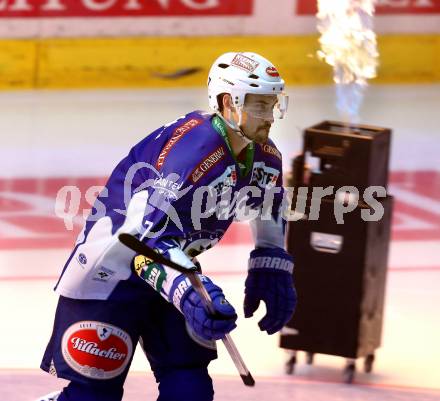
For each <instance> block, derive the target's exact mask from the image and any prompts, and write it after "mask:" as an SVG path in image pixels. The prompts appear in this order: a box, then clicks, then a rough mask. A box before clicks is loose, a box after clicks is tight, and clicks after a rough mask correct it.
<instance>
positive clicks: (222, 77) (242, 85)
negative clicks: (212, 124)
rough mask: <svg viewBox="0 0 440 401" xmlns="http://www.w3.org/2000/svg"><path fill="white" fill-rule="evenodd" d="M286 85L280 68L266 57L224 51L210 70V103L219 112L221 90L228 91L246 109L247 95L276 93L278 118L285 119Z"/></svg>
mask: <svg viewBox="0 0 440 401" xmlns="http://www.w3.org/2000/svg"><path fill="white" fill-rule="evenodd" d="M284 87H285V84H284V80H283V79H282V78H281V77H280V75H279V73H278V71H277V69H276V68H275V67H274V65H273V64H272V63H271V62H270V61H269V60H267V59H265V58H264V57H262V56H260V55H258V54H256V53H252V52H244V53H237V52H230V53H225V54H222V55H221V56H220V57H219V58H218V59H217V60H215V62H214V63H213V64H212V67H211V69H210V71H209V75H208V97H209V106H210V107H211V108H212V109H213V110H215V111H216V112H218V110H219V105H218V101H217V96H218V95H220V94H221V93H229V94H230V95H231V97H232V101H233V103H234V106H235V107H237V108H238V109H239V110H241V109H242V108H243V106H244V102H245V97H246V95H247V94H257V95H277V96H278V102H277V104H276V106H275V111H276V112H277V113H275V117H277V118H283V117H284V116H285V114H286V112H287V105H288V96H287V95H285V93H284Z"/></svg>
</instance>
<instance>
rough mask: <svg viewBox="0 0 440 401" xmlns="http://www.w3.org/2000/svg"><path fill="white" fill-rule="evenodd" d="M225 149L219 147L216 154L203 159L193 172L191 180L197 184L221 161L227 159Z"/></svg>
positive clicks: (213, 153)
mask: <svg viewBox="0 0 440 401" xmlns="http://www.w3.org/2000/svg"><path fill="white" fill-rule="evenodd" d="M225 155H226V153H225V148H224V147H223V146H219V147H218V148H217V149H216V150H214V152H212V153H211V154H210V155H209V156H208V157H206V158H205V159H203V161H202V162H201V163H199V165H198V166H197V167H196V168H195V169H194V170H193V171H192V173H191V175H190V178H191V181H192V182H193V183H194V184H195V183H196V182H197V181H199V180H200V178H202V177H203V176H204V175H205V174H206V173H207V172H208V171H209V170H211V168H212V167H214V166H215V165H216V164H217V163H218V162H219V161H220V160H221V159H223V158H224V157H225Z"/></svg>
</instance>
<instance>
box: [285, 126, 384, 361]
mask: <svg viewBox="0 0 440 401" xmlns="http://www.w3.org/2000/svg"><path fill="white" fill-rule="evenodd" d="M390 143H391V130H390V129H387V128H379V127H372V126H366V125H345V124H343V123H340V122H335V121H324V122H322V123H320V124H317V125H314V126H312V127H310V128H307V129H306V130H305V131H304V148H303V150H304V153H303V154H302V155H300V156H298V157H297V158H296V159H295V160H294V162H293V171H292V178H291V182H290V184H289V186H293V187H295V188H296V190H295V194H294V199H293V203H292V209H295V207H296V205H297V202H301V199H300V196H301V195H298V194H299V192H298V191H297V189H298V187H306V188H307V189H308V195H303V196H307V198H306V199H305V198H302V201H303V202H305V203H306V207H305V211H303V210H301V213H299V215H298V213H297V214H296V219H295V220H296V221H289V223H288V237H287V238H288V243H287V248H288V251H289V252H290V253H291V254H292V255H293V257H294V260H295V268H294V282H295V287H296V289H297V293H298V306H297V309H296V311H295V314H294V316H293V318H292V319H291V321H290V322H288V324H287V325H286V327H285V328H284V329H283V330H282V331H281V339H280V346H281V347H282V348H287V349H291V350H295V351H296V350H301V351H306V352H307V353H310V354H314V353H323V354H330V355H338V356H342V357H346V358H350V359H355V358H358V357H363V356H369V357H371V358H374V350H375V349H376V348H377V347H379V346H380V343H381V333H382V323H383V310H384V298H385V284H386V274H387V259H388V248H389V241H390V231H391V216H392V204H393V199H392V197H391V196H386V197H376V198H375V199H374V201H375V202H377V203H374V202H373V201H371V200H369V201H368V200H367V199H365V201H364V199H363V191H364V190H365V188H367V187H369V186H382V187H384V188H385V189H386V187H387V184H388V162H389V150H390ZM310 160H312V162H315V165H314V166H311V165H310V164H309V162H310ZM317 186H319V187H327V186H334V187H335V188H334V191H335V193H336V190H337V189H338V188H340V187H342V186H354V187H356V188H357V189H358V190H359V195H360V199H359V202H357V203H356V206H355V207H354V206H353V210H352V211H351V212H349V213H345V214H343V219H344V224H338V222H337V220H336V217H335V208H338V207H340V206H341V204H344V205H347V204H348V202H350V198H345V199H343V200H341V199H336V198H335V196H334V194H333V195H330V196H325V197H324V198H323V199H322V200H321V201H320V202H319V201H318V202H312V198H311V194H312V190H313V187H317ZM351 201H352V200H351ZM344 202H345V203H344ZM317 204H320V212H319V218H318V219H312V218H311V216H312V215H314V216H315V217H316V213H312V214H310V211H311V208H313V207H316V205H317ZM313 205H315V206H313ZM379 209H381V210H382V211H383V216H382V218H380V219H378V220H377V221H368V217H367V218H365V217H366V215H368V214H371V213H373V212H374V211H376V212H377V211H378V210H379ZM371 360H372V359H371ZM353 369H354V367H353Z"/></svg>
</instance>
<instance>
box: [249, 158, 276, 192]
mask: <svg viewBox="0 0 440 401" xmlns="http://www.w3.org/2000/svg"><path fill="white" fill-rule="evenodd" d="M279 175H280V172H279V170H277V169H275V168H272V167H269V166H266V164H265V163H264V162H256V163H254V166H253V168H252V178H251V182H250V185H258V186H259V187H260V188H263V189H271V188H273V187H274V186H275V185H276V182H277V180H278V177H279Z"/></svg>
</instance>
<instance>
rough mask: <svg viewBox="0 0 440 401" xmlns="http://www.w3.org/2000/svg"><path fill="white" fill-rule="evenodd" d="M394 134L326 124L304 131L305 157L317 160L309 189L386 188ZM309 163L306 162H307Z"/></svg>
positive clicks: (380, 129) (338, 124)
mask: <svg viewBox="0 0 440 401" xmlns="http://www.w3.org/2000/svg"><path fill="white" fill-rule="evenodd" d="M390 143H391V130H390V129H388V128H379V127H373V126H369V125H345V124H343V123H340V122H337V121H323V122H321V123H320V124H317V125H314V126H312V127H310V128H306V129H305V131H304V149H303V151H304V155H305V157H306V158H310V157H312V158H317V160H316V166H314V167H315V168H314V169H313V170H312V171H311V172H310V181H309V182H308V185H310V186H312V187H316V186H319V187H326V186H329V185H334V186H338V187H342V186H345V185H347V186H355V187H357V188H358V190H359V192H360V193H361V194H362V193H363V191H364V190H365V188H366V187H368V186H371V185H376V186H382V187H385V188H386V187H387V185H388V161H389V160H388V159H389V150H390ZM306 162H307V160H306Z"/></svg>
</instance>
